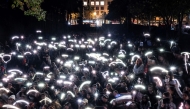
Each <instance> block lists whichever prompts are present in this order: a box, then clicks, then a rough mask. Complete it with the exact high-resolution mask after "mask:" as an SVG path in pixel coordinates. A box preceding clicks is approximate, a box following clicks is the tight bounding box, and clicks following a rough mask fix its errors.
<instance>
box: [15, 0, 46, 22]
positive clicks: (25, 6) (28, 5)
mask: <svg viewBox="0 0 190 109" xmlns="http://www.w3.org/2000/svg"><path fill="white" fill-rule="evenodd" d="M42 2H44V0H13V3H12V8H13V9H14V8H19V9H20V10H22V11H24V14H25V15H28V16H34V17H36V18H37V19H38V21H41V20H43V21H45V18H46V11H44V10H43V9H42V8H41V4H42Z"/></svg>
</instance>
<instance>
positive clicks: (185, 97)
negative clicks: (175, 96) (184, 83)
mask: <svg viewBox="0 0 190 109" xmlns="http://www.w3.org/2000/svg"><path fill="white" fill-rule="evenodd" d="M189 95H190V93H189V91H184V92H183V100H189V99H190V98H189Z"/></svg>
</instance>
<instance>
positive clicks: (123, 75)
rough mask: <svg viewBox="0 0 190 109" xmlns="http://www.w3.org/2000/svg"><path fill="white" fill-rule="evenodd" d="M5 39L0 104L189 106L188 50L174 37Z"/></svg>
mask: <svg viewBox="0 0 190 109" xmlns="http://www.w3.org/2000/svg"><path fill="white" fill-rule="evenodd" d="M5 43H6V44H5V45H4V46H1V47H0V48H1V50H0V51H1V52H0V78H1V80H0V108H5V109H190V74H189V72H188V71H189V68H190V67H189V65H190V64H189V54H190V53H188V52H187V51H185V52H183V51H181V50H180V47H178V45H177V43H176V42H175V41H171V40H162V39H159V38H158V39H156V38H151V37H150V35H148V34H144V36H142V37H140V38H138V39H130V38H127V37H126V38H123V39H121V40H119V39H117V38H113V36H111V34H108V35H106V36H98V37H85V38H84V37H80V36H78V35H76V34H72V35H64V36H60V37H48V38H47V37H42V36H40V35H39V36H36V37H33V38H30V39H29V38H27V37H24V36H14V37H12V38H11V39H10V41H9V42H5Z"/></svg>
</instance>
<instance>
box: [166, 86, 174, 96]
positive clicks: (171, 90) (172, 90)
mask: <svg viewBox="0 0 190 109" xmlns="http://www.w3.org/2000/svg"><path fill="white" fill-rule="evenodd" d="M167 91H168V92H169V93H170V95H173V94H174V93H175V92H176V89H175V87H174V86H170V87H168V88H167Z"/></svg>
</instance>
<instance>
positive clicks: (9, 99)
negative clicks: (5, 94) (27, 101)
mask: <svg viewBox="0 0 190 109" xmlns="http://www.w3.org/2000/svg"><path fill="white" fill-rule="evenodd" d="M14 101H15V95H11V96H10V97H9V98H8V104H13V102H14Z"/></svg>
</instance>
